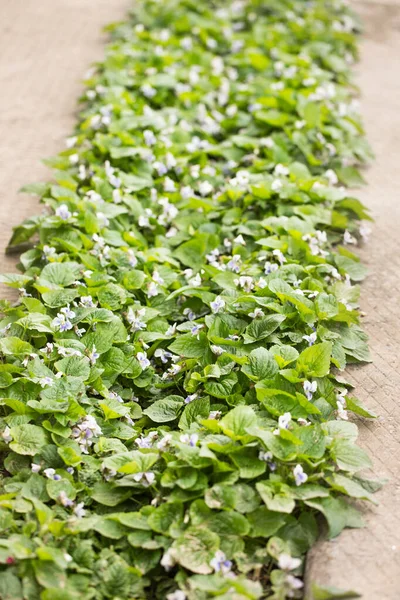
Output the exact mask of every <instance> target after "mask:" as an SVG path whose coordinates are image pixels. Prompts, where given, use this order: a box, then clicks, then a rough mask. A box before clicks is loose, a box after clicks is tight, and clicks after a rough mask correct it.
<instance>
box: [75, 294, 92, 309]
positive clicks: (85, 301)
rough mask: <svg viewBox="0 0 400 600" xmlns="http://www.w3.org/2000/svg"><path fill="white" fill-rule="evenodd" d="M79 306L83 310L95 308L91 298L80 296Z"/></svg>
mask: <svg viewBox="0 0 400 600" xmlns="http://www.w3.org/2000/svg"><path fill="white" fill-rule="evenodd" d="M79 305H80V306H82V307H83V308H94V307H95V306H96V305H95V303H94V302H93V299H92V296H81V298H80V300H79Z"/></svg>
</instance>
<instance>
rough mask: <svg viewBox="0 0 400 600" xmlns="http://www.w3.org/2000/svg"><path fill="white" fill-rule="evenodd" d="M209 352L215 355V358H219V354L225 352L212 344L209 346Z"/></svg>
mask: <svg viewBox="0 0 400 600" xmlns="http://www.w3.org/2000/svg"><path fill="white" fill-rule="evenodd" d="M211 352H212V353H213V354H216V355H217V356H221V354H223V353H224V352H225V350H224V349H223V348H221V346H216V345H215V344H213V345H212V346H211Z"/></svg>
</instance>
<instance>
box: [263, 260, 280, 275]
mask: <svg viewBox="0 0 400 600" xmlns="http://www.w3.org/2000/svg"><path fill="white" fill-rule="evenodd" d="M278 269H279V267H278V265H277V264H275V263H271V262H269V261H267V262H266V263H265V265H264V271H265V274H266V275H269V274H270V273H274V272H275V271H277V270H278Z"/></svg>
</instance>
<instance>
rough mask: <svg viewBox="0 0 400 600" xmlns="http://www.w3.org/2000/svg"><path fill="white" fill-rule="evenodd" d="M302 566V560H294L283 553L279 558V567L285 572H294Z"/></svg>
mask: <svg viewBox="0 0 400 600" xmlns="http://www.w3.org/2000/svg"><path fill="white" fill-rule="evenodd" d="M300 565H301V559H300V558H293V557H292V556H290V554H286V553H283V554H281V555H280V556H279V558H278V567H279V568H280V569H282V570H283V571H294V569H297V568H298V567H299V566H300Z"/></svg>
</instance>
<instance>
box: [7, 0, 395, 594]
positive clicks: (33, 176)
mask: <svg viewBox="0 0 400 600" xmlns="http://www.w3.org/2000/svg"><path fill="white" fill-rule="evenodd" d="M129 4H130V2H129V0H1V2H0V89H1V94H0V131H1V135H0V271H1V272H5V271H12V270H13V269H14V266H15V262H16V261H15V260H14V259H13V258H11V257H8V258H5V257H4V256H3V250H4V248H5V246H6V243H7V241H8V239H9V237H10V233H11V227H12V226H13V225H16V224H18V223H19V222H20V221H21V220H22V219H23V218H24V217H27V216H29V215H31V214H35V213H37V211H38V209H39V208H38V206H36V205H35V200H34V199H32V198H31V197H29V196H24V195H18V194H17V190H18V188H19V187H20V186H22V185H23V184H26V183H29V182H31V181H38V180H41V179H43V178H46V169H45V168H44V167H43V166H42V165H41V164H40V162H39V161H40V159H41V158H43V157H46V156H49V155H52V154H53V153H55V152H57V151H58V150H59V149H60V148H62V147H63V140H64V138H65V137H66V136H68V135H69V134H70V132H71V130H72V127H73V124H74V107H75V105H76V104H75V103H76V99H77V97H78V96H79V93H80V90H81V85H80V83H79V82H80V79H81V78H82V77H83V75H84V73H85V71H86V69H87V68H88V66H89V65H90V63H91V62H92V61H95V60H97V59H99V58H101V57H102V56H103V46H102V44H103V41H104V37H102V36H101V35H100V33H99V32H100V29H101V26H102V25H103V24H105V23H107V22H110V21H113V20H118V19H120V18H121V17H122V16H123V14H124V10H125V9H127V7H128V5H129ZM354 6H355V7H356V9H357V10H358V12H359V13H360V14H361V15H362V16H363V17H364V20H365V25H366V35H365V37H364V41H363V44H362V60H361V63H360V65H359V67H358V72H357V79H358V83H359V85H360V87H361V91H362V111H363V115H364V119H365V123H366V126H367V132H368V136H369V139H370V141H371V143H372V144H373V147H374V150H375V152H376V154H377V160H376V162H375V163H374V164H373V166H372V167H371V168H370V169H369V171H368V173H367V177H368V180H369V186H368V187H367V188H365V189H364V190H362V191H361V193H360V194H359V195H360V197H361V198H362V199H363V200H364V201H365V202H366V203H367V204H368V206H370V208H371V209H372V210H373V213H374V216H375V219H376V224H375V227H374V231H373V235H372V237H371V242H370V244H369V245H368V246H367V247H366V248H365V249H364V250H362V258H363V260H364V262H365V263H366V264H367V265H368V267H369V270H370V276H369V278H368V279H367V281H366V283H365V284H364V285H363V290H362V308H363V310H364V311H365V313H366V317H365V318H364V325H365V327H366V329H367V330H368V333H369V335H370V338H371V350H372V356H373V360H374V362H373V363H372V364H370V365H368V366H364V367H362V368H360V369H357V370H355V369H353V370H352V371H351V378H352V380H353V382H354V384H355V386H356V390H355V391H356V394H357V395H358V396H359V397H360V398H361V399H362V401H363V402H365V403H366V404H367V405H368V406H369V407H370V408H372V409H373V410H375V411H376V412H377V413H379V414H380V415H381V418H380V419H379V420H378V421H376V422H374V423H367V424H365V425H363V426H362V427H361V443H362V445H363V446H364V447H366V448H367V449H368V450H369V451H370V453H371V454H372V455H373V457H374V462H375V472H376V473H377V474H378V475H379V476H386V477H388V478H389V479H390V483H389V484H388V485H387V486H386V487H385V488H384V489H383V490H382V491H381V492H380V493H379V494H378V495H377V498H378V500H379V502H380V505H379V506H378V507H377V508H373V509H372V510H370V511H369V512H368V513H367V514H366V520H367V528H366V529H364V530H354V531H350V530H348V531H345V532H344V533H343V534H342V536H340V537H339V538H338V539H337V540H335V541H333V542H329V543H326V542H324V543H320V544H319V545H318V546H317V547H316V548H315V550H314V551H313V552H312V554H311V556H310V558H309V561H308V565H309V569H308V580H309V581H311V580H316V581H318V582H320V583H323V584H331V585H337V586H340V587H343V588H349V587H352V588H354V589H357V590H358V591H359V592H361V593H362V594H363V600H398V599H399V598H400V516H399V507H400V486H399V480H400V477H399V476H400V429H399V424H400V402H399V394H398V390H400V353H399V351H398V348H399V346H400V303H399V292H400V284H399V276H400V194H399V192H400V0H386V3H383V2H379V3H378V2H374V1H373V0H364V1H363V2H354ZM6 294H7V295H8V296H9V297H10V291H9V290H7V291H6ZM4 295H5V292H4V290H3V289H2V290H1V297H2V298H4Z"/></svg>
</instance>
